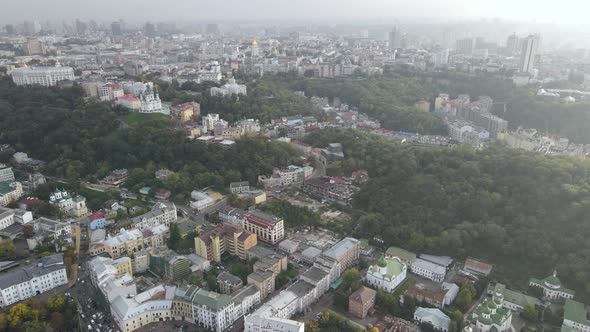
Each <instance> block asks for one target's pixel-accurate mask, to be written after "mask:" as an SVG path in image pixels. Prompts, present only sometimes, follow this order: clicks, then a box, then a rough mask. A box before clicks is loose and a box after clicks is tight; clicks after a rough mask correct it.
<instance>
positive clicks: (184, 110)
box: [170, 101, 201, 123]
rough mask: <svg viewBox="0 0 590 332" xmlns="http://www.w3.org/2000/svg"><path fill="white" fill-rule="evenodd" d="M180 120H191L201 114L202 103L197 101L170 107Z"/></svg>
mask: <svg viewBox="0 0 590 332" xmlns="http://www.w3.org/2000/svg"><path fill="white" fill-rule="evenodd" d="M170 111H171V112H172V114H174V115H175V116H176V117H177V118H178V120H180V122H183V123H184V122H189V121H192V120H193V119H195V118H198V117H199V116H200V115H201V105H200V104H199V103H197V102H195V101H193V102H188V103H184V104H179V105H176V106H172V107H171V108H170Z"/></svg>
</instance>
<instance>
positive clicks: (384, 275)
mask: <svg viewBox="0 0 590 332" xmlns="http://www.w3.org/2000/svg"><path fill="white" fill-rule="evenodd" d="M406 273H407V266H406V265H405V264H404V263H402V262H401V260H400V259H399V258H397V257H394V258H385V257H381V258H380V259H379V261H378V262H377V264H376V265H372V266H370V267H369V269H368V270H367V275H366V276H365V278H366V280H367V283H368V284H369V285H371V286H373V287H375V288H377V289H382V290H384V291H386V292H388V293H393V291H394V290H395V289H396V288H397V287H398V286H399V285H400V284H401V283H402V282H403V281H404V280H406Z"/></svg>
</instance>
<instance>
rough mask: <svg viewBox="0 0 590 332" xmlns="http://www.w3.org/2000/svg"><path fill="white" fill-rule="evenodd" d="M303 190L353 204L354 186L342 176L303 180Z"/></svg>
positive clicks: (330, 199) (322, 197)
mask: <svg viewBox="0 0 590 332" xmlns="http://www.w3.org/2000/svg"><path fill="white" fill-rule="evenodd" d="M303 191H305V192H306V193H308V194H311V195H313V196H316V197H319V198H321V199H325V200H328V201H331V202H336V203H340V204H344V205H348V206H350V205H352V196H353V194H354V190H353V188H352V187H351V186H350V184H349V183H347V182H346V181H344V180H343V179H342V178H336V177H329V176H323V177H319V178H313V179H309V180H306V181H305V182H303Z"/></svg>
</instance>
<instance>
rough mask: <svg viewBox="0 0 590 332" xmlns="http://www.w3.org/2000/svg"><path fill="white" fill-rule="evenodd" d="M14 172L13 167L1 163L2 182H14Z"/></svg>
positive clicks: (0, 174) (0, 176) (0, 175)
mask: <svg viewBox="0 0 590 332" xmlns="http://www.w3.org/2000/svg"><path fill="white" fill-rule="evenodd" d="M14 181H15V178H14V172H13V171H12V168H11V167H8V166H6V165H4V164H0V182H14Z"/></svg>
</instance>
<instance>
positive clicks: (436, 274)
mask: <svg viewBox="0 0 590 332" xmlns="http://www.w3.org/2000/svg"><path fill="white" fill-rule="evenodd" d="M412 273H414V274H417V275H419V276H422V277H424V278H427V279H430V280H432V281H435V282H442V281H443V280H444V279H445V275H446V273H447V271H446V269H445V268H444V267H443V266H440V265H437V264H434V263H431V262H429V261H426V260H423V259H421V258H417V259H416V260H415V261H414V263H413V264H412Z"/></svg>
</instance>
